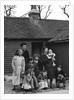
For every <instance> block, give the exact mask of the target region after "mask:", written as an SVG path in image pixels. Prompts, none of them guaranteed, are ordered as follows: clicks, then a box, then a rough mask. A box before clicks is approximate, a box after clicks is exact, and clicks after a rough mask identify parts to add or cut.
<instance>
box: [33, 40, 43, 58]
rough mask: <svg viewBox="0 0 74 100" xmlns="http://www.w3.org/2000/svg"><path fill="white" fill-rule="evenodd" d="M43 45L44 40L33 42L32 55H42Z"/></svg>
mask: <svg viewBox="0 0 74 100" xmlns="http://www.w3.org/2000/svg"><path fill="white" fill-rule="evenodd" d="M42 47H43V42H32V56H33V55H34V54H39V55H41V53H42Z"/></svg>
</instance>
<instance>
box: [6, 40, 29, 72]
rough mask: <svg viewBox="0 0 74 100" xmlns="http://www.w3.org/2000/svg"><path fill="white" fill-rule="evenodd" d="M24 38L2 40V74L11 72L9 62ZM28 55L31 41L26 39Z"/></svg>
mask: <svg viewBox="0 0 74 100" xmlns="http://www.w3.org/2000/svg"><path fill="white" fill-rule="evenodd" d="M23 42H25V40H5V41H4V74H7V73H12V67H11V62H12V58H13V56H14V54H15V51H16V50H17V49H19V48H20V44H21V43H23ZM26 44H27V49H28V51H29V55H31V42H29V41H26Z"/></svg>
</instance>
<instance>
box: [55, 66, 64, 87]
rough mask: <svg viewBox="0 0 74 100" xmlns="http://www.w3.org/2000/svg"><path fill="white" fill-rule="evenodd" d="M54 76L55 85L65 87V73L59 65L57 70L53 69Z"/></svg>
mask: <svg viewBox="0 0 74 100" xmlns="http://www.w3.org/2000/svg"><path fill="white" fill-rule="evenodd" d="M55 77H56V85H57V87H59V88H60V87H65V73H64V71H63V70H62V68H61V65H59V66H58V67H57V70H56V71H55Z"/></svg>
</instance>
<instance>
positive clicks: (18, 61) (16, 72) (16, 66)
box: [12, 49, 25, 90]
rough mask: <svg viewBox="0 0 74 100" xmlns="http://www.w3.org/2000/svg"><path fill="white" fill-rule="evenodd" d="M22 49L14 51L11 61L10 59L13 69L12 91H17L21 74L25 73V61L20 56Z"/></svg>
mask: <svg viewBox="0 0 74 100" xmlns="http://www.w3.org/2000/svg"><path fill="white" fill-rule="evenodd" d="M22 53H23V52H22V49H19V50H17V51H16V53H15V55H14V57H13V59H12V69H13V79H12V84H13V85H14V89H13V90H15V89H16V88H17V89H19V88H18V87H20V84H21V78H20V76H21V74H23V73H24V72H25V59H24V57H23V56H22Z"/></svg>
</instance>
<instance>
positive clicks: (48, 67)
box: [44, 60, 55, 79]
mask: <svg viewBox="0 0 74 100" xmlns="http://www.w3.org/2000/svg"><path fill="white" fill-rule="evenodd" d="M44 67H45V70H46V71H47V78H48V79H53V78H54V77H55V76H54V67H53V64H52V61H51V60H49V63H48V64H46V65H45V66H44Z"/></svg>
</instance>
